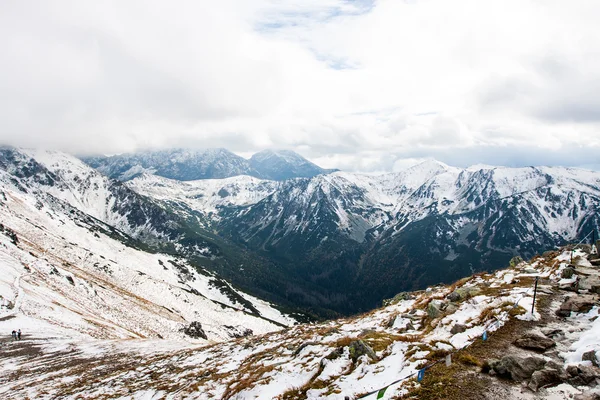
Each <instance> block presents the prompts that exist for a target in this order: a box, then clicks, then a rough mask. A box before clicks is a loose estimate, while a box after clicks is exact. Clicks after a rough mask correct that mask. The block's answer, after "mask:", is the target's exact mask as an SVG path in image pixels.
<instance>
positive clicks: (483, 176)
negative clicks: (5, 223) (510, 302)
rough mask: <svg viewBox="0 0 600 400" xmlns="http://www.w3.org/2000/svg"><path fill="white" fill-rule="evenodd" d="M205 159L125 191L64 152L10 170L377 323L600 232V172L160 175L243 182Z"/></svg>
mask: <svg viewBox="0 0 600 400" xmlns="http://www.w3.org/2000/svg"><path fill="white" fill-rule="evenodd" d="M169 154H170V155H169ZM192 154H195V153H192ZM202 154H205V153H202ZM206 154H211V156H210V157H208V155H206ZM206 154H205V156H203V157H208V158H203V157H196V156H194V157H191V156H189V154H188V153H186V152H182V151H175V152H164V154H162V156H161V157H158V158H156V162H152V163H150V161H148V160H151V158H149V157H150V156H148V155H147V154H146V155H145V156H143V157H145V159H146V161H147V162H148V163H147V164H144V167H143V168H145V169H144V170H138V173H137V175H136V174H131V173H130V172H131V168H133V167H132V166H131V165H132V163H130V164H127V166H124V167H123V168H122V169H121V170H119V169H118V168H117V169H115V170H114V171H115V172H114V173H115V174H116V173H118V171H121V172H120V175H119V176H120V178H121V179H125V177H127V178H133V175H136V176H135V177H134V178H133V179H129V180H127V181H126V182H125V183H121V182H119V181H116V180H111V179H108V178H106V177H104V176H102V175H100V174H99V173H97V172H96V171H94V170H93V169H91V168H89V167H88V166H86V165H85V164H83V163H81V162H79V160H77V159H75V158H73V157H71V156H68V155H65V154H60V153H48V152H23V151H18V150H15V151H14V154H13V155H12V156H11V157H12V158H11V157H8V156H5V158H4V160H3V161H2V162H3V164H2V165H3V166H2V168H4V169H5V170H6V171H7V173H8V175H7V177H10V176H13V178H14V179H16V182H17V183H18V184H19V185H23V186H24V185H26V184H27V185H30V183H28V182H35V185H34V187H35V190H36V191H39V192H41V193H46V195H49V196H55V197H58V198H61V199H64V200H65V201H69V203H70V204H72V205H74V206H75V207H76V208H77V209H78V210H80V212H84V213H86V214H87V215H90V216H92V217H94V218H97V219H99V220H101V221H102V222H104V223H105V224H108V225H109V226H111V227H113V229H114V230H115V235H118V234H120V233H118V232H121V233H122V234H123V235H125V236H127V237H130V238H132V240H135V241H136V242H135V243H138V245H143V246H148V247H149V248H150V249H151V250H152V251H161V252H166V253H169V254H173V255H177V256H180V257H185V258H186V259H188V260H190V261H191V262H193V263H194V265H196V266H197V268H201V269H205V270H208V271H211V273H216V274H218V275H219V276H220V277H222V278H225V279H227V280H228V281H230V282H232V283H233V284H234V285H236V286H237V287H240V288H243V289H244V290H246V291H249V292H251V293H252V294H254V295H256V296H259V297H262V298H265V299H268V300H270V301H273V302H276V303H279V304H284V305H286V306H288V307H289V306H296V307H301V308H303V309H304V310H310V311H313V312H315V313H317V314H319V315H321V316H332V315H335V313H342V314H351V313H355V312H358V311H365V310H368V309H371V308H373V307H375V306H377V305H378V304H379V303H380V301H381V299H383V298H387V297H392V296H393V295H395V294H396V293H398V292H400V291H403V290H413V289H419V288H423V287H426V286H428V285H432V284H436V283H440V282H451V281H454V280H456V279H458V278H460V277H462V276H466V275H469V274H471V273H473V272H477V271H483V270H491V269H494V268H500V267H502V266H505V265H506V264H507V263H508V262H509V260H510V259H511V258H512V257H513V256H515V255H520V256H522V257H523V258H526V257H530V256H533V255H534V254H536V253H540V252H543V251H545V250H548V249H552V248H554V247H556V246H559V245H562V244H564V243H567V242H572V241H578V240H580V239H583V238H584V237H585V236H586V235H587V234H588V233H589V232H590V231H592V230H594V229H595V230H599V227H600V173H598V172H592V171H587V170H581V169H570V168H560V167H555V168H549V167H528V168H504V167H489V166H478V167H471V168H467V169H461V168H454V167H450V166H447V165H444V164H442V163H439V162H437V161H428V162H425V163H422V164H419V165H416V166H414V167H411V168H408V169H406V170H403V171H400V172H397V173H392V174H384V175H378V176H371V175H361V174H351V173H344V172H333V173H329V174H319V175H316V176H312V177H304V178H303V177H298V178H291V179H285V180H275V179H280V178H281V179H282V178H283V177H284V175H283V174H282V173H280V174H279V175H276V174H275V173H274V172H273V171H276V170H277V171H280V172H281V171H288V172H286V173H291V174H292V175H293V174H296V175H298V174H302V173H308V172H305V171H306V170H305V169H304V167H302V166H303V165H305V166H306V168H308V169H309V170H310V168H312V167H311V164H305V163H303V162H302V159H300V158H298V157H296V156H294V155H293V154H287V155H286V153H284V154H283V155H281V153H278V154H279V155H276V156H272V155H269V153H259V154H262V155H261V156H258V155H256V156H255V157H253V159H254V161H253V163H254V165H255V166H258V165H269V166H271V175H270V176H271V177H272V179H260V178H257V177H253V176H249V174H242V175H239V176H233V177H228V178H224V179H199V180H184V179H169V178H167V177H163V176H159V174H158V173H157V171H159V170H161V171H162V172H161V173H162V174H163V175H167V173H168V172H169V171H170V172H172V173H173V175H178V174H179V175H178V176H187V177H188V178H191V177H192V176H194V175H192V174H191V172H190V173H189V174H188V173H187V172H184V171H185V170H186V166H187V164H186V162H185V160H189V159H194V160H200V159H204V160H207V159H210V160H211V162H210V163H208V164H202V163H198V164H192V166H191V167H190V168H191V169H189V170H188V172H189V171H192V170H194V171H196V172H198V171H205V172H206V171H208V170H209V169H207V167H206V165H211V166H212V167H214V168H213V169H211V171H213V173H214V171H216V170H217V166H225V165H227V166H228V167H227V168H224V167H223V168H221V169H220V170H221V171H225V170H227V171H228V173H231V171H232V169H231V168H230V166H231V165H232V163H231V162H230V161H229V159H230V157H231V154H232V153H229V152H226V151H225V152H224V153H221V152H220V151H209V152H208V153H206ZM219 154H224V157H225V158H224V159H220V158H219ZM179 156H181V158H177V157H179ZM129 157H134V158H135V157H138V156H129ZM139 157H142V156H139ZM169 157H171V158H169ZM190 157H191V158H190ZM235 157H237V156H235V155H234V159H235ZM115 160H117V159H113V161H114V162H113V163H112V164H111V165H113V166H114V165H117V164H118V163H117V162H116V161H115ZM282 160H283V161H282ZM87 161H88V162H91V161H89V160H87ZM146 161H144V162H146ZM251 161H252V160H250V161H248V164H249V163H250V162H251ZM281 163H283V164H281ZM92 164H93V163H92ZM39 165H42V166H44V168H45V169H47V170H48V171H50V172H51V174H49V173H48V172H46V171H45V170H44V168H40V167H39ZM107 165H108V164H107ZM136 165H137V164H136ZM167 165H168V166H170V167H169V168H171V169H169V168H167V167H165V166H167ZM177 165H179V167H178V168H179V169H177V168H176V169H172V168H175V166H177ZM200 165H202V167H200ZM239 165H242V164H239ZM281 165H283V166H284V167H282V166H281ZM290 165H293V166H294V168H295V169H294V170H293V171H292V172H289V171H291V170H292V168H291V167H290ZM277 166H279V167H277ZM212 167H211V168H212ZM276 167H277V168H276ZM161 168H164V169H161ZM251 168H254V170H257V169H258V167H251ZM264 170H266V168H265V169H263V171H264ZM313 171H314V170H313ZM104 173H107V170H104ZM123 174H124V175H123ZM109 175H110V173H109ZM225 175H227V174H225ZM203 176H204V177H207V176H209V175H208V174H207V173H206V174H205V175H203ZM286 176H289V175H286ZM24 187H25V190H30V189H29V188H28V187H26V186H24ZM41 195H42V194H40V196H41Z"/></svg>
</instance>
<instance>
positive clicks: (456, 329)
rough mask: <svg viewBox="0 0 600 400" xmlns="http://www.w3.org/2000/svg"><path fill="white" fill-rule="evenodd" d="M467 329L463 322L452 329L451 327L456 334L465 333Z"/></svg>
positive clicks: (451, 331) (452, 332)
mask: <svg viewBox="0 0 600 400" xmlns="http://www.w3.org/2000/svg"><path fill="white" fill-rule="evenodd" d="M466 330H467V327H466V326H464V325H462V324H455V325H454V326H453V327H452V329H450V333H451V334H453V335H456V334H457V333H463V332H464V331H466Z"/></svg>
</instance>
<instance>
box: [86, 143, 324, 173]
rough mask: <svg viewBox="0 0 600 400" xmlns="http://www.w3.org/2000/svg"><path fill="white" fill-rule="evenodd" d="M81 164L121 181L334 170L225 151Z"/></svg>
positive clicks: (279, 154)
mask: <svg viewBox="0 0 600 400" xmlns="http://www.w3.org/2000/svg"><path fill="white" fill-rule="evenodd" d="M83 160H84V161H85V162H86V163H87V164H89V165H91V166H92V167H94V168H96V169H98V170H99V171H100V172H102V173H103V174H105V175H106V176H108V177H111V178H115V179H119V180H122V181H126V180H130V179H133V178H135V177H136V176H138V175H140V174H142V173H150V174H154V175H158V176H162V177H165V178H170V179H175V180H180V181H192V180H197V179H222V178H229V177H232V176H238V175H248V176H254V177H256V178H262V179H269V180H285V179H291V178H299V177H302V178H304V177H307V178H310V177H313V176H316V175H319V174H325V173H329V172H333V171H335V170H327V169H323V168H321V167H319V166H317V165H315V164H313V163H312V162H310V161H308V160H307V159H305V158H304V157H302V156H300V155H299V154H297V153H295V152H293V151H289V150H280V151H273V150H264V151H261V152H259V153H256V154H254V155H253V156H252V157H251V158H250V159H249V160H247V159H245V158H243V157H240V156H238V155H236V154H234V153H232V152H231V151H229V150H226V149H222V148H218V149H207V150H195V151H194V150H185V149H175V150H163V151H154V152H143V153H134V154H122V155H116V156H111V157H83Z"/></svg>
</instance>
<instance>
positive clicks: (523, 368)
mask: <svg viewBox="0 0 600 400" xmlns="http://www.w3.org/2000/svg"><path fill="white" fill-rule="evenodd" d="M487 364H488V365H489V367H490V371H494V374H497V375H500V376H503V377H507V378H510V379H512V380H514V381H516V382H522V381H525V380H527V379H529V378H531V376H532V375H533V373H534V372H535V371H539V370H541V369H543V368H544V367H545V366H546V360H544V359H543V358H540V357H517V356H513V355H510V356H504V357H502V359H501V360H488V362H487Z"/></svg>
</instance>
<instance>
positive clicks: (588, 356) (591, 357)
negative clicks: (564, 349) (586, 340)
mask: <svg viewBox="0 0 600 400" xmlns="http://www.w3.org/2000/svg"><path fill="white" fill-rule="evenodd" d="M581 361H591V362H592V365H593V366H594V367H600V365H598V358H597V357H596V351H595V350H590V351H587V352H585V353H583V355H582V356H581Z"/></svg>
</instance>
